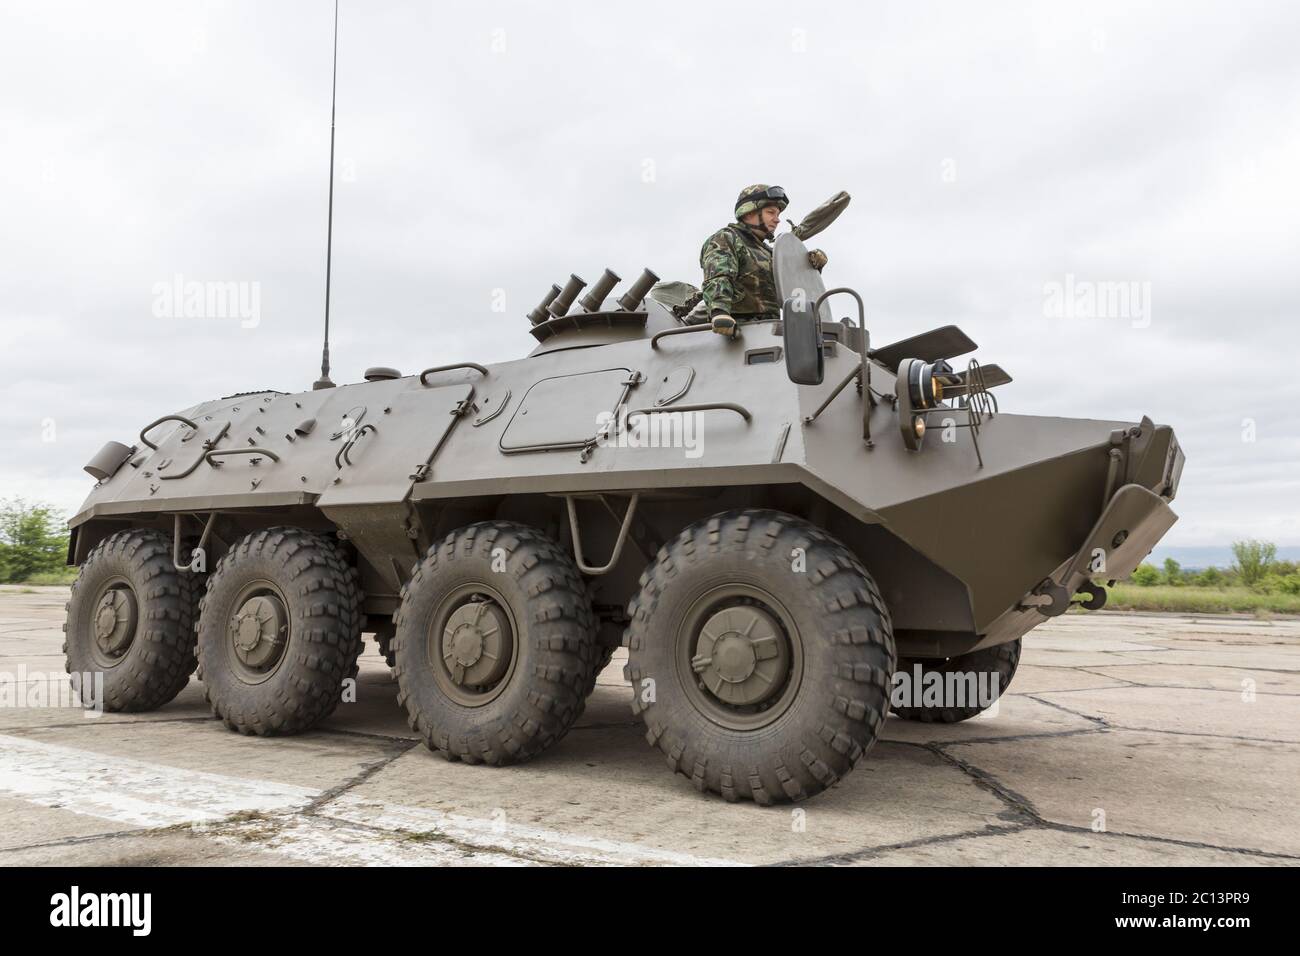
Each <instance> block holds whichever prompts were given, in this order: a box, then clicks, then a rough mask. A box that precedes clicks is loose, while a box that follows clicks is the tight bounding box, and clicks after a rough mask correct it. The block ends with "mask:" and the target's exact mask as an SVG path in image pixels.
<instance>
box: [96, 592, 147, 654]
mask: <svg viewBox="0 0 1300 956" xmlns="http://www.w3.org/2000/svg"><path fill="white" fill-rule="evenodd" d="M138 617H139V613H138V610H137V607H136V602H135V595H134V594H133V593H132V592H131V590H130V589H129V588H119V587H115V588H110V589H109V590H107V591H105V592H104V595H103V597H101V598H100V599H99V605H98V607H96V608H95V643H96V644H97V645H99V649H100V650H101V651H103V652H104V653H105V654H107V655H108V656H109V657H120V656H121V655H122V654H124V653H125V652H126V649H127V647H129V646H130V644H131V639H132V638H133V637H134V636H135V626H136V621H137V620H138Z"/></svg>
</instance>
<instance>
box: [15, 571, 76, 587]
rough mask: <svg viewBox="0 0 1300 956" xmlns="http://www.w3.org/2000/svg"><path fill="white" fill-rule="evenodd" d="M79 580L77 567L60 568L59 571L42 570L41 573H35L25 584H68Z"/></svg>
mask: <svg viewBox="0 0 1300 956" xmlns="http://www.w3.org/2000/svg"><path fill="white" fill-rule="evenodd" d="M75 580H77V569H76V568H60V569H59V570H57V571H42V572H40V573H39V574H33V575H32V576H31V577H29V578H28V579H27V580H25V581H23V582H22V583H23V584H35V585H37V586H48V585H58V584H62V585H68V584H71V583H72V582H73V581H75Z"/></svg>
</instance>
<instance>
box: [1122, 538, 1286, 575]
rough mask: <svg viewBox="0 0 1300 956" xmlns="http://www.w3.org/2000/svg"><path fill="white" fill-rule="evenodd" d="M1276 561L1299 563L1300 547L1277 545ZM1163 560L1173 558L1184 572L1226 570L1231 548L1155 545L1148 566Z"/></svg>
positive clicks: (1229, 561)
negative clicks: (1205, 569)
mask: <svg viewBox="0 0 1300 956" xmlns="http://www.w3.org/2000/svg"><path fill="white" fill-rule="evenodd" d="M1277 557H1278V560H1282V561H1300V545H1279V546H1278V549H1277ZM1165 558H1173V559H1174V560H1175V561H1177V562H1178V563H1179V564H1180V565H1182V566H1183V569H1184V570H1187V571H1199V570H1201V569H1203V568H1210V567H1214V568H1228V567H1231V565H1232V548H1231V547H1230V546H1229V545H1226V544H1225V545H1204V546H1201V547H1192V548H1166V547H1163V546H1162V545H1156V547H1155V550H1154V551H1152V552H1151V556H1150V557H1149V558H1147V559H1146V560H1147V562H1148V563H1149V564H1154V565H1157V566H1159V565H1161V564H1163V563H1164V560H1165Z"/></svg>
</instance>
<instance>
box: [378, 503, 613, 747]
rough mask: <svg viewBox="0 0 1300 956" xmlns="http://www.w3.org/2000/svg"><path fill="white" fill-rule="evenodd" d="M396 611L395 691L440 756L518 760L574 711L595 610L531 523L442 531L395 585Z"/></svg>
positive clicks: (552, 737) (586, 675) (588, 663)
mask: <svg viewBox="0 0 1300 956" xmlns="http://www.w3.org/2000/svg"><path fill="white" fill-rule="evenodd" d="M396 620H397V631H396V634H395V635H394V637H393V645H392V647H393V655H394V658H395V670H396V672H397V684H398V700H399V701H400V702H401V703H402V704H403V706H405V707H406V710H407V713H408V715H409V717H410V724H411V729H413V730H415V731H416V732H417V733H418V734H419V735H420V736H421V737H423V738H424V741H425V743H426V744H427V745H428V747H429V749H431V750H434V751H436V752H438V753H440V754H441V755H443V756H444V757H446V758H448V759H450V760H464V761H466V762H468V763H488V764H508V763H517V762H520V761H523V760H527V759H528V758H530V757H533V756H536V755H537V754H539V753H541V752H542V751H543V750H545V749H546V748H548V747H550V746H552V745H553V744H555V743H556V742H557V741H559V740H560V738H561V737H563V736H564V734H565V733H566V732H567V731H568V730H569V728H570V727H571V726H572V725H573V722H574V721H575V720H577V718H578V715H579V714H581V713H582V709H583V698H584V697H585V696H586V695H585V693H584V691H585V689H586V686H587V682H588V680H589V679H590V678H591V677H592V668H593V667H594V665H595V662H596V656H597V647H596V624H595V618H594V615H593V614H592V610H591V604H590V602H589V600H588V598H587V593H586V589H585V588H584V587H583V584H582V579H581V577H580V576H579V574H578V569H577V566H576V565H575V564H574V563H573V559H572V558H570V557H569V556H568V555H567V554H565V553H564V552H563V551H562V550H561V549H560V547H559V546H558V545H557V544H556V543H555V542H554V541H552V540H551V539H550V538H548V537H546V536H545V535H544V534H542V533H541V532H540V531H537V530H535V529H534V528H530V527H528V526H526V525H521V524H515V523H513V522H509V521H484V522H481V523H479V524H473V525H470V526H468V527H466V528H462V529H461V530H459V531H455V532H452V533H451V534H449V535H448V536H447V537H446V539H444V540H443V541H442V542H441V543H440V544H437V545H434V546H433V547H432V548H430V549H429V551H428V554H427V555H426V556H425V558H424V560H423V561H421V562H420V564H419V566H418V567H417V568H416V570H415V573H414V575H413V576H412V577H411V580H410V581H409V582H407V584H406V585H405V586H404V587H403V588H402V603H401V606H400V607H399V609H398V612H397V618H396Z"/></svg>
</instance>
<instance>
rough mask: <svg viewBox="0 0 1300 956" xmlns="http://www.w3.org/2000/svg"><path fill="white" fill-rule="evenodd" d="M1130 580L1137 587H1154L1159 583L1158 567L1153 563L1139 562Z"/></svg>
mask: <svg viewBox="0 0 1300 956" xmlns="http://www.w3.org/2000/svg"><path fill="white" fill-rule="evenodd" d="M1131 580H1132V581H1133V583H1134V584H1136V585H1137V586H1138V587H1143V588H1149V587H1154V586H1155V585H1157V584H1159V583H1160V569H1159V568H1157V567H1156V566H1155V565H1154V564H1139V565H1138V568H1137V570H1136V571H1134V572H1133V577H1132V579H1131Z"/></svg>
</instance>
